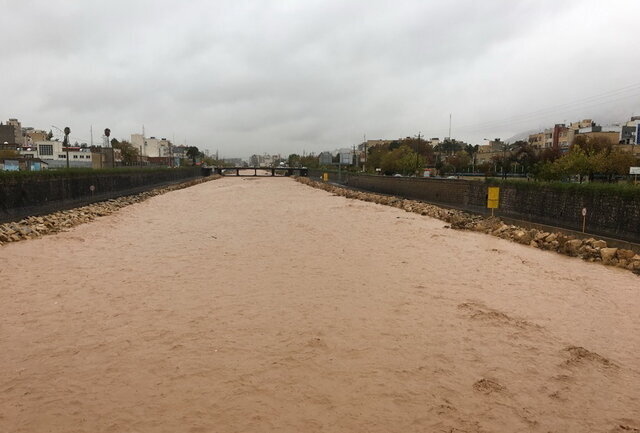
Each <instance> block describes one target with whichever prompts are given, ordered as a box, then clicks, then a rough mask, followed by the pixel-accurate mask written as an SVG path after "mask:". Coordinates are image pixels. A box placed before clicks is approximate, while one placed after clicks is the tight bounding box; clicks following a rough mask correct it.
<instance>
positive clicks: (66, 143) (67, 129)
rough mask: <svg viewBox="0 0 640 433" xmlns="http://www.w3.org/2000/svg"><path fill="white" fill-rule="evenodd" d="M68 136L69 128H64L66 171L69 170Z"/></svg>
mask: <svg viewBox="0 0 640 433" xmlns="http://www.w3.org/2000/svg"><path fill="white" fill-rule="evenodd" d="M69 134H71V128H69V127H68V126H65V127H64V142H63V144H64V146H65V148H66V149H67V169H69Z"/></svg>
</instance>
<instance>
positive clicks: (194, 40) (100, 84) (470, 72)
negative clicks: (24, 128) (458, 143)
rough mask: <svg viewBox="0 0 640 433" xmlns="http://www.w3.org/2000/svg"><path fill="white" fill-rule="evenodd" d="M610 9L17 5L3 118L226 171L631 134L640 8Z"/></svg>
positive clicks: (1, 19) (584, 4) (415, 4)
mask: <svg viewBox="0 0 640 433" xmlns="http://www.w3.org/2000/svg"><path fill="white" fill-rule="evenodd" d="M601 3H602V2H599V1H596V0H587V1H578V0H573V1H572V0H567V1H563V2H556V1H551V0H543V1H519V2H513V1H506V0H504V1H503V0H495V1H490V2H477V1H471V0H468V1H462V0H460V1H450V2H436V1H420V0H414V1H399V2H388V1H367V2H365V1H351V2H342V1H337V0H335V1H319V0H316V1H304V2H300V1H272V2H264V1H216V2H210V1H199V0H196V1H189V2H178V1H95V2H70V1H64V0H58V1H17V0H16V1H9V2H8V4H7V5H5V7H4V10H3V14H2V15H1V16H0V29H2V34H3V42H4V43H3V47H4V48H5V56H4V57H3V65H4V67H3V69H4V71H3V79H2V80H1V81H0V94H1V95H2V97H3V98H2V99H3V100H2V102H3V103H2V104H1V106H0V118H8V117H19V118H20V119H21V120H22V121H23V123H24V124H26V125H32V126H34V127H40V128H48V127H49V125H52V124H53V125H58V126H61V125H69V126H71V128H72V130H73V131H74V134H77V138H79V139H87V138H88V135H89V126H90V125H93V126H94V130H95V131H98V130H102V129H103V128H104V127H105V126H109V127H110V128H111V129H112V131H113V133H114V135H115V136H117V137H121V138H127V137H128V135H129V134H131V133H133V132H139V131H140V130H141V128H142V125H143V124H144V125H145V128H146V131H147V133H148V134H149V135H155V136H163V137H169V138H171V137H173V136H175V137H176V141H177V142H182V141H183V140H184V139H185V138H186V139H187V140H188V143H189V144H194V145H197V146H199V147H201V148H208V149H210V150H215V149H220V151H221V152H222V153H223V154H224V155H226V156H248V155H250V154H252V153H261V152H271V153H277V152H280V153H283V154H288V153H291V152H301V151H302V150H303V149H304V150H306V151H307V152H309V151H316V152H318V151H322V150H325V149H334V148H337V147H344V146H350V145H351V144H353V143H356V142H358V141H359V140H361V139H362V135H363V134H364V133H366V134H367V136H368V137H370V138H382V137H391V138H395V137H400V136H406V135H413V134H416V133H418V131H421V132H422V133H423V134H425V135H428V136H434V137H435V136H440V137H443V136H446V135H447V133H448V132H447V130H448V121H449V113H453V135H454V137H457V138H460V139H464V140H467V141H471V142H474V143H478V142H481V141H482V138H484V137H487V136H490V137H495V136H501V137H503V138H504V137H508V136H510V135H513V134H515V133H517V132H520V131H523V130H527V129H532V128H533V129H535V128H538V127H544V126H548V125H550V124H553V123H557V122H562V121H564V120H575V119H578V118H580V117H593V118H595V119H597V120H600V121H602V122H607V121H612V120H624V119H625V118H627V117H628V116H629V115H631V114H632V113H634V112H635V113H636V114H639V113H640V103H639V102H638V101H640V98H638V97H635V98H634V97H633V96H634V93H633V92H635V95H638V94H639V93H640V89H639V86H640V79H638V78H637V71H638V70H639V66H640V60H638V56H637V55H635V51H637V50H636V49H635V46H634V43H633V42H634V41H635V39H637V30H636V28H637V26H636V24H635V21H636V20H637V17H638V16H639V15H640V4H639V3H638V2H636V1H633V0H626V1H625V0H617V1H610V2H607V3H606V5H605V4H601ZM632 84H638V85H639V86H636V87H630V88H629V92H626V93H621V94H619V95H618V96H620V98H619V99H618V100H616V101H613V102H611V101H610V100H611V99H614V98H612V97H609V98H605V97H602V98H600V99H594V100H591V101H589V102H590V103H589V104H586V103H585V104H582V105H580V104H567V105H566V106H565V107H564V108H562V109H555V110H552V111H550V112H542V113H537V114H531V113H532V112H536V111H537V110H540V109H543V108H546V107H554V106H557V105H559V104H566V103H569V102H574V101H576V100H579V99H581V98H585V97H588V96H592V95H598V94H604V93H605V92H608V91H610V90H613V89H617V88H621V87H624V86H627V85H632ZM515 116H520V117H515ZM510 119H511V120H510Z"/></svg>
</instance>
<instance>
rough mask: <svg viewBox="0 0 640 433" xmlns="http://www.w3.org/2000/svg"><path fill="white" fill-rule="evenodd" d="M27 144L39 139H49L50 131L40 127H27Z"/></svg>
mask: <svg viewBox="0 0 640 433" xmlns="http://www.w3.org/2000/svg"><path fill="white" fill-rule="evenodd" d="M25 138H26V140H25V143H24V144H25V145H28V144H33V143H36V142H38V141H47V140H48V139H49V133H48V132H47V131H42V130H39V129H33V128H27V129H26V131H25Z"/></svg>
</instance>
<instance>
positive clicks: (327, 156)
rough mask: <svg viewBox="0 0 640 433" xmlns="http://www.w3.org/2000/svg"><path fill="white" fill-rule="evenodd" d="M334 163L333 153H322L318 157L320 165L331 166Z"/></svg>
mask: <svg viewBox="0 0 640 433" xmlns="http://www.w3.org/2000/svg"><path fill="white" fill-rule="evenodd" d="M332 163H333V155H332V154H331V152H320V155H319V156H318V164H320V165H331V164H332Z"/></svg>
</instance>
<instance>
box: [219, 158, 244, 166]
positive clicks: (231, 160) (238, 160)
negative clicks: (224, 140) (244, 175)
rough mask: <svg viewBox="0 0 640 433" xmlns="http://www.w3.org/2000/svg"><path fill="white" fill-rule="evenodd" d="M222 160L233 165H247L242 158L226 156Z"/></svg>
mask: <svg viewBox="0 0 640 433" xmlns="http://www.w3.org/2000/svg"><path fill="white" fill-rule="evenodd" d="M222 162H224V163H225V164H229V165H231V166H233V167H244V166H245V165H246V164H245V162H244V161H243V160H242V158H224V159H223V160H222Z"/></svg>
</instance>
